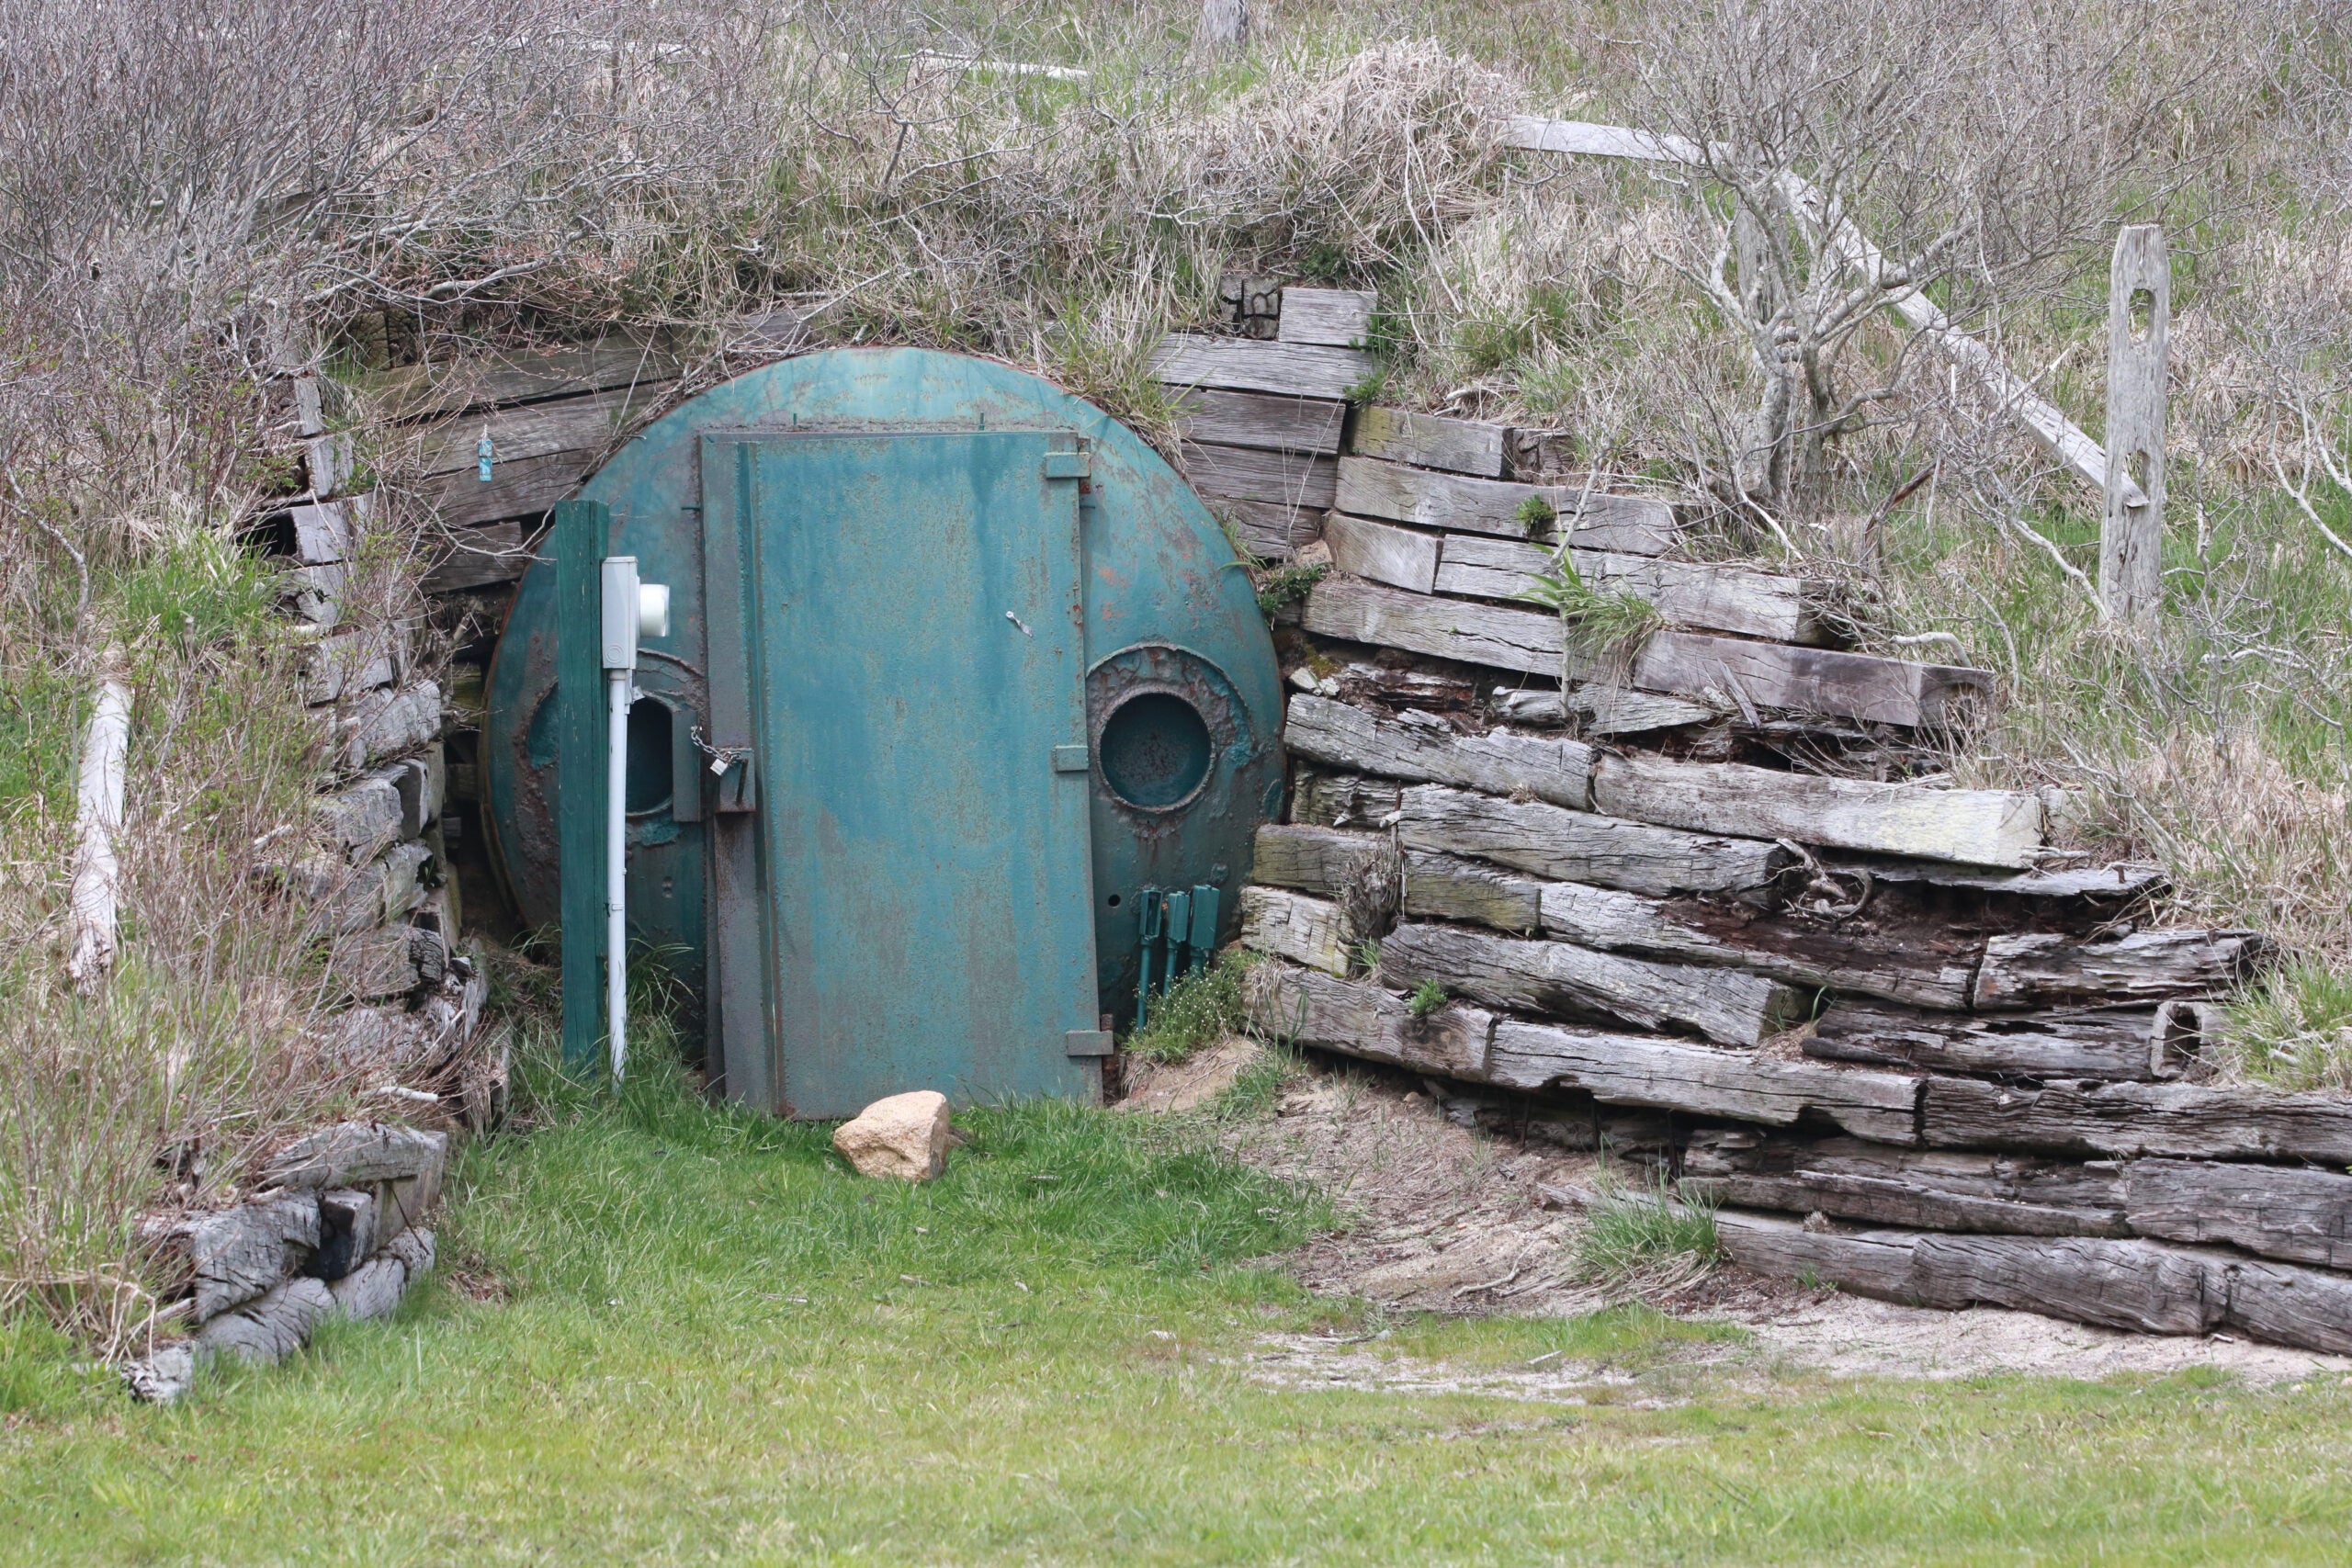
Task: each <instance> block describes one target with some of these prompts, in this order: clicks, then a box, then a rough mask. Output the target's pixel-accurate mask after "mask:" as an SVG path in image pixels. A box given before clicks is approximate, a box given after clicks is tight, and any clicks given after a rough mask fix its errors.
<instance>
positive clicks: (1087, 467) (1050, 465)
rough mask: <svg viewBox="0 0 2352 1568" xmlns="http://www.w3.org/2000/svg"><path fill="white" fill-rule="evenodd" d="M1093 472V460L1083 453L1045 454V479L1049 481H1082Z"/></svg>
mask: <svg viewBox="0 0 2352 1568" xmlns="http://www.w3.org/2000/svg"><path fill="white" fill-rule="evenodd" d="M1093 471H1094V464H1093V459H1091V458H1090V457H1088V456H1087V455H1086V454H1085V453H1083V452H1048V453H1046V478H1047V479H1084V478H1086V477H1087V476H1088V475H1089V474H1091V473H1092V472H1093Z"/></svg>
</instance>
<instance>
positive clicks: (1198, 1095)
mask: <svg viewBox="0 0 2352 1568" xmlns="http://www.w3.org/2000/svg"><path fill="white" fill-rule="evenodd" d="M1264 1054H1265V1053H1264V1051H1263V1049H1262V1048H1261V1046H1260V1045H1259V1044H1258V1043H1257V1042H1256V1041H1254V1040H1244V1039H1241V1038H1239V1037H1238V1036H1236V1037H1232V1038H1228V1039H1227V1040H1223V1041H1220V1042H1219V1043H1216V1044H1215V1045H1213V1046H1211V1047H1209V1048H1208V1049H1207V1050H1205V1051H1198V1052H1195V1053H1193V1055H1191V1056H1188V1057H1186V1058H1185V1059H1184V1060H1183V1061H1181V1062H1137V1063H1135V1064H1133V1065H1131V1066H1129V1067H1128V1068H1127V1093H1126V1098H1125V1099H1124V1100H1120V1101H1119V1106H1118V1108H1119V1109H1120V1110H1122V1111H1191V1110H1193V1109H1196V1108H1197V1107H1199V1106H1203V1105H1205V1104H1207V1103H1208V1102H1209V1101H1210V1100H1215V1099H1216V1097H1217V1096H1218V1095H1220V1094H1223V1093H1224V1092H1225V1091H1226V1090H1227V1089H1231V1088H1232V1087H1233V1084H1234V1080H1235V1079H1237V1078H1238V1077H1240V1076H1241V1074H1242V1071H1243V1070H1244V1069H1245V1068H1247V1067H1248V1066H1250V1063H1252V1062H1255V1061H1256V1060H1257V1059H1258V1058H1259V1057H1260V1056H1261V1055H1264Z"/></svg>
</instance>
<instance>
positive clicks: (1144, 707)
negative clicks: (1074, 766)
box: [1096, 692, 1216, 811]
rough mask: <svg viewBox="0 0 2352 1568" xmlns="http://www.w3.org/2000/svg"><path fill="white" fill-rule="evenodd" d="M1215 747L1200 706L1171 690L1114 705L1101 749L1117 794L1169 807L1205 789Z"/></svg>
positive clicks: (1149, 806)
mask: <svg viewBox="0 0 2352 1568" xmlns="http://www.w3.org/2000/svg"><path fill="white" fill-rule="evenodd" d="M1215 750H1216V747H1215V745H1214V744H1213V743H1212V742H1211V740H1210V739H1209V727H1208V722H1207V721H1206V720H1205V719H1204V718H1202V717H1201V710H1200V709H1198V708H1196V707H1194V706H1193V705H1192V704H1190V703H1188V702H1186V701H1185V700H1184V699H1183V698H1182V697H1180V696H1178V695H1176V694H1174V693H1172V692H1141V693H1137V694H1136V695H1134V696H1132V697H1129V698H1128V699H1127V700H1126V701H1125V702H1124V703H1121V704H1120V705H1118V706H1117V707H1116V708H1114V709H1113V710H1112V713H1111V716H1110V717H1109V719H1107V720H1106V721H1104V723H1103V736H1102V739H1101V741H1100V742H1099V749H1098V751H1097V753H1096V754H1097V755H1098V757H1099V758H1100V759H1101V761H1102V766H1103V783H1105V784H1109V785H1110V786H1111V793H1112V794H1113V795H1117V796H1118V797H1119V799H1120V800H1122V801H1124V802H1125V803H1126V804H1127V805H1129V806H1133V807H1140V808H1142V809H1144V810H1147V811H1164V810H1166V809H1167V808H1168V807H1171V806H1181V805H1182V804H1183V803H1184V802H1185V801H1187V800H1189V799H1191V798H1192V797H1193V795H1194V794H1195V793H1196V792H1197V791H1198V790H1199V789H1200V787H1201V785H1202V784H1203V783H1204V781H1206V779H1207V778H1208V776H1209V763H1210V762H1211V761H1212V760H1213V757H1214V753H1215Z"/></svg>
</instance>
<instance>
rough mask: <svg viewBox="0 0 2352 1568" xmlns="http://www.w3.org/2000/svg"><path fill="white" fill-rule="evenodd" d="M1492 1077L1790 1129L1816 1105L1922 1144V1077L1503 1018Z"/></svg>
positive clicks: (1896, 1140) (1873, 1130)
mask: <svg viewBox="0 0 2352 1568" xmlns="http://www.w3.org/2000/svg"><path fill="white" fill-rule="evenodd" d="M1487 1081H1488V1082H1491V1083H1495V1084H1499V1085H1502V1086H1503V1087H1505V1088H1510V1089H1555V1088H1556V1089H1577V1090H1580V1091H1582V1092H1583V1093H1586V1094H1589V1095H1590V1096H1592V1098H1593V1099H1595V1100H1600V1101H1601V1102H1602V1103H1604V1104H1608V1105H1645V1106H1649V1107H1651V1108H1653V1109H1655V1110H1659V1111H1684V1112H1687V1113H1689V1114H1691V1115H1694V1116H1724V1117H1729V1118H1731V1119H1732V1120H1734V1121H1739V1122H1762V1123H1764V1124H1766V1125H1768V1126H1783V1127H1784V1126H1788V1125H1790V1124H1791V1123H1792V1122H1795V1121H1796V1120H1797V1119H1798V1118H1799V1117H1801V1116H1803V1115H1804V1114H1805V1113H1806V1112H1808V1111H1811V1112H1815V1113H1816V1114H1819V1115H1822V1116H1826V1117H1827V1118H1828V1119H1829V1120H1830V1121H1831V1122H1835V1123H1837V1124H1838V1126H1840V1127H1843V1128H1844V1129H1845V1130H1846V1131H1847V1132H1849V1133H1851V1134H1854V1135H1855V1136H1856V1137H1858V1138H1869V1139H1871V1140H1872V1141H1873V1142H1876V1143H1882V1144H1914V1143H1917V1142H1918V1131H1917V1106H1918V1102H1919V1085H1920V1080H1919V1079H1918V1078H1917V1077H1910V1076H1905V1075H1901V1074H1895V1073H1881V1072H1872V1071H1870V1070H1868V1069H1865V1068H1860V1067H1851V1068H1847V1067H1828V1066H1822V1065H1820V1064H1819V1063H1815V1062H1792V1061H1782V1060H1778V1059H1775V1058H1772V1057H1769V1056H1763V1055H1758V1054H1757V1053H1755V1052H1753V1051H1727V1050H1724V1049H1723V1048H1721V1047H1720V1046H1714V1045H1698V1044H1692V1043H1688V1042H1683V1041H1672V1040H1662V1039H1658V1038H1657V1037H1656V1036H1646V1035H1631V1034H1602V1033H1596V1032H1591V1031H1588V1030H1577V1029H1569V1028H1563V1027H1560V1026H1558V1025H1555V1024H1542V1023H1521V1022H1518V1021H1514V1020H1510V1019H1503V1020H1499V1021H1497V1023H1496V1025H1495V1035H1494V1043H1493V1045H1492V1046H1491V1047H1490V1048H1489V1051H1488V1053H1487Z"/></svg>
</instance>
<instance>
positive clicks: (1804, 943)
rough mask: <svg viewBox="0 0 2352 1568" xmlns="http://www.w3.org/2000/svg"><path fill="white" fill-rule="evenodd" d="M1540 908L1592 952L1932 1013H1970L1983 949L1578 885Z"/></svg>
mask: <svg viewBox="0 0 2352 1568" xmlns="http://www.w3.org/2000/svg"><path fill="white" fill-rule="evenodd" d="M1541 907H1542V911H1543V912H1542V917H1541V918H1542V919H1543V923H1544V930H1545V931H1548V932H1550V933H1551V934H1553V935H1555V936H1559V937H1565V938H1566V939H1567V940H1568V941H1570V942H1581V943H1583V944H1584V945H1585V946H1587V947H1600V948H1607V949H1609V950H1610V951H1611V952H1619V953H1647V954H1650V955H1652V956H1655V957H1661V958H1678V959H1681V960H1684V961H1686V962H1689V963H1693V964H1731V965H1735V966H1736V967H1739V968H1742V969H1747V970H1751V971H1753V972H1754V973H1756V974H1758V975H1766V976H1771V977H1772V978H1774V979H1778V980H1785V981H1788V982H1790V983H1792V984H1794V985H1801V986H1806V987H1815V988H1821V987H1826V988H1828V989H1830V990H1834V991H1838V992H1844V993H1851V994H1855V995H1860V996H1867V997H1879V998H1885V999H1887V1000H1890V1001H1898V1002H1909V1003H1912V1004H1913V1005H1915V1006H1918V1007H1925V1008H1964V1007H1966V1006H1967V1005H1968V988H1969V982H1970V980H1971V978H1972V977H1973V976H1974V974H1975V969H1976V958H1977V954H1978V953H1980V952H1982V951H1983V941H1982V939H1981V938H1975V937H1968V936H1960V935H1954V934H1952V933H1951V932H1949V931H1945V930H1942V929H1940V928H1938V927H1927V926H1923V927H1919V928H1917V929H1905V930H1898V931H1883V930H1881V929H1878V928H1877V927H1876V926H1875V925H1872V924H1870V923H1863V924H1860V925H1854V926H1830V927H1827V928H1824V927H1821V926H1817V925H1815V924H1812V923H1810V922H1807V921H1804V920H1802V919H1793V918H1784V919H1771V918H1757V917H1756V916H1754V914H1753V913H1752V912H1751V911H1748V910H1745V909H1737V908H1724V907H1723V906H1722V905H1718V904H1710V903H1706V902H1704V901H1702V900H1700V899H1696V898H1676V899H1670V900H1669V899H1664V898H1656V897H1648V896H1646V895H1644V894H1640V893H1627V892H1623V891H1620V890H1617V889H1614V888H1607V887H1589V886H1584V885H1582V884H1580V883H1575V882H1550V883H1545V884H1544V885H1543V892H1542V895H1541ZM2145 1054H2146V1053H2145V1051H2144V1049H2143V1052H2142V1055H2143V1056H2144V1055H2145Z"/></svg>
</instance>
